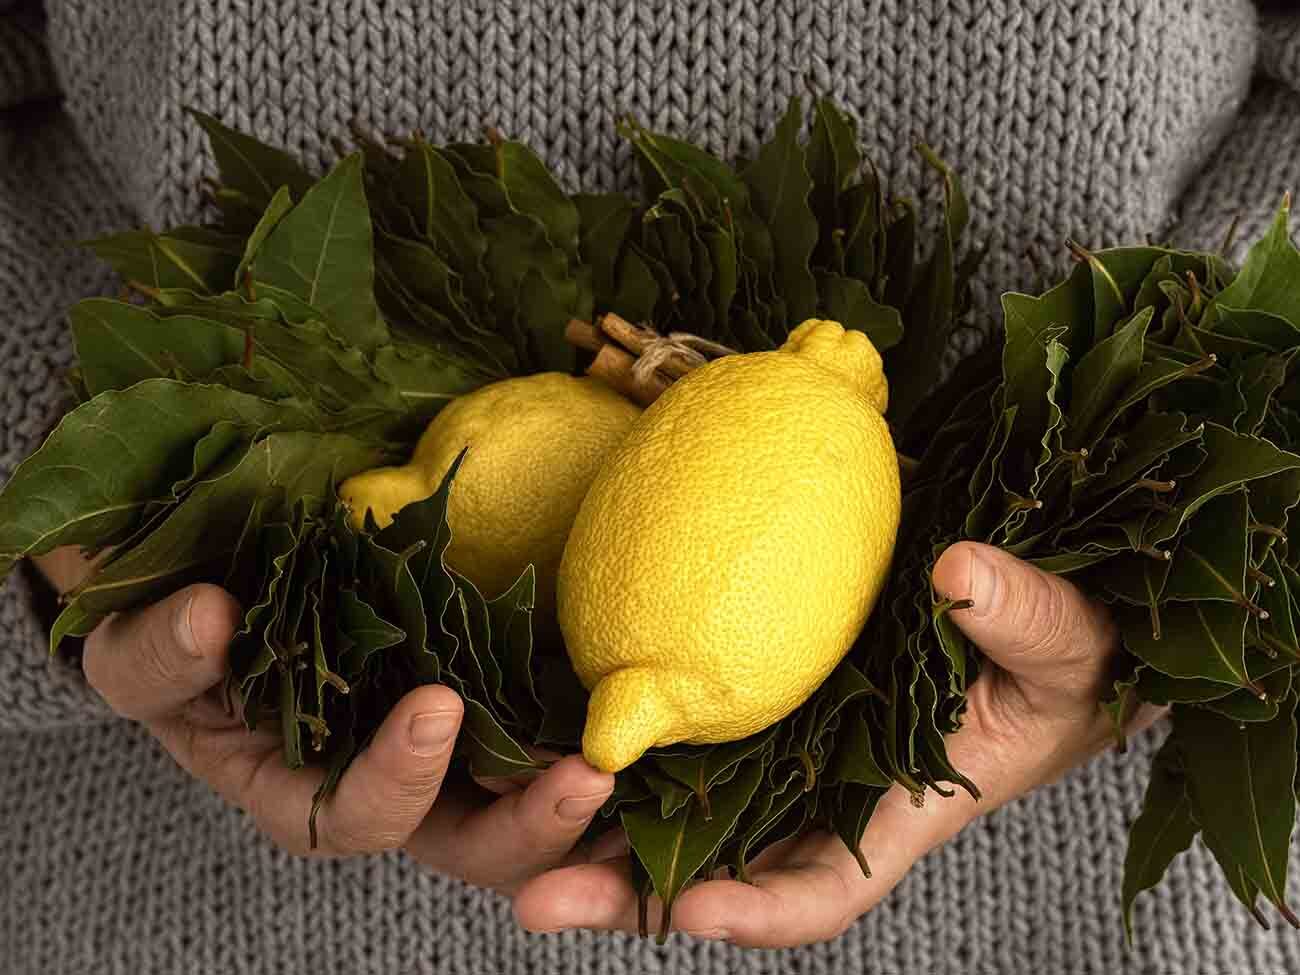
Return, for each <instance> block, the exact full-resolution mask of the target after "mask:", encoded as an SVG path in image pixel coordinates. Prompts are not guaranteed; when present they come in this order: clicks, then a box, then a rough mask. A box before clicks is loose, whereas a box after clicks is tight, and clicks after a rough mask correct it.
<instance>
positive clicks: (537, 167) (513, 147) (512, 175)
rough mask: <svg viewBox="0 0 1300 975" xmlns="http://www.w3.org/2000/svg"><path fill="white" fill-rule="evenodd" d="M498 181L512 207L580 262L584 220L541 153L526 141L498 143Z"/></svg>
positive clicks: (496, 147) (570, 256)
mask: <svg viewBox="0 0 1300 975" xmlns="http://www.w3.org/2000/svg"><path fill="white" fill-rule="evenodd" d="M494 148H495V150H496V165H497V178H498V179H499V180H500V181H501V186H502V188H503V189H504V190H505V194H506V198H507V199H508V200H509V201H510V206H511V207H512V208H513V209H514V210H515V211H516V212H518V213H522V214H526V215H527V216H530V217H532V218H533V219H534V220H536V221H537V222H538V223H540V224H541V225H542V226H543V227H544V228H546V236H547V239H548V240H550V242H551V243H552V244H554V245H555V246H556V247H558V248H560V250H562V251H564V253H565V254H567V255H568V256H569V259H570V260H571V261H577V260H578V238H579V227H580V223H581V220H580V217H579V215H578V208H577V207H576V206H574V204H573V201H572V200H570V199H569V197H568V196H567V195H566V194H565V192H564V191H563V190H562V189H560V187H559V185H558V184H557V183H556V182H555V179H554V177H552V176H551V173H550V170H548V169H547V168H546V164H545V163H543V162H542V161H541V160H540V159H539V158H537V154H536V153H535V152H533V150H532V149H530V148H528V146H526V145H524V144H523V143H522V142H511V141H509V140H502V141H498V142H497V143H496V144H495V146H494Z"/></svg>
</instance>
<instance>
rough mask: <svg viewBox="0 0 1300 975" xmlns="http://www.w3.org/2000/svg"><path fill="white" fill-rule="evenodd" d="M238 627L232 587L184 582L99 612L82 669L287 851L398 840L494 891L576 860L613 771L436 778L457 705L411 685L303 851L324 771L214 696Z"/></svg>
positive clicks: (445, 691) (60, 559)
mask: <svg viewBox="0 0 1300 975" xmlns="http://www.w3.org/2000/svg"><path fill="white" fill-rule="evenodd" d="M37 564H38V567H39V568H40V569H41V570H42V571H43V572H44V573H45V575H46V576H47V578H49V579H50V580H51V582H52V583H53V584H54V585H55V586H56V588H59V589H60V590H63V591H66V589H67V588H68V587H69V586H70V585H72V584H75V583H76V582H77V581H78V578H79V576H80V575H83V574H84V566H83V565H80V564H79V563H78V561H77V559H76V558H74V557H70V556H69V555H68V554H67V553H66V552H58V553H51V556H50V557H46V558H44V559H42V560H38V563H37ZM239 624H240V612H239V607H238V605H237V604H236V602H235V600H234V599H233V597H231V596H230V595H229V594H228V593H226V592H225V591H224V590H222V589H219V588H217V587H215V586H208V585H196V586H190V587H189V588H187V589H183V590H181V591H180V592H177V593H175V594H174V595H172V596H170V597H169V598H167V599H164V600H162V601H161V602H158V603H156V604H154V605H152V606H149V607H148V608H146V609H143V610H140V611H138V612H133V613H129V614H119V615H116V616H113V617H110V618H109V619H107V620H105V621H104V622H103V623H102V624H101V625H100V626H99V627H98V628H97V629H96V630H95V631H94V632H93V633H92V634H91V635H90V636H89V637H88V638H87V640H86V645H85V653H84V656H83V666H84V668H85V673H86V678H87V680H88V681H89V683H90V685H91V686H92V687H93V688H94V689H95V690H96V691H98V692H99V694H100V695H101V696H102V697H103V698H104V699H105V701H106V702H107V703H108V705H109V706H110V707H111V708H112V709H113V710H114V711H115V712H117V713H118V714H119V715H121V716H122V717H125V718H130V719H133V720H135V721H138V722H140V723H142V724H143V725H144V726H145V727H146V728H148V729H149V730H150V731H151V732H152V733H153V735H154V736H155V737H156V738H157V739H158V740H159V741H160V742H161V743H162V745H163V747H164V748H166V750H167V751H168V752H170V753H171V755H172V757H173V758H174V759H175V760H176V761H177V763H178V764H180V766H181V767H182V768H184V769H185V770H186V771H188V772H190V773H191V774H193V775H194V776H196V777H197V778H199V779H201V780H203V781H204V782H206V783H207V784H208V785H209V786H211V787H212V788H213V789H214V790H216V791H217V792H218V793H219V794H220V795H222V796H223V797H225V798H226V799H227V800H229V801H230V802H232V803H233V804H235V805H236V806H238V807H240V808H241V809H243V810H245V811H246V812H247V813H248V814H249V815H250V816H251V817H252V819H253V820H254V821H255V822H256V824H257V826H258V827H259V828H260V829H261V830H262V831H263V832H264V833H265V834H266V835H267V836H269V837H270V838H271V839H272V840H273V841H274V842H275V843H277V844H278V845H279V846H281V847H282V848H284V849H285V850H288V851H290V852H292V853H295V854H302V855H312V856H345V855H349V854H359V853H375V852H380V851H384V850H390V849H397V848H404V849H406V851H407V852H408V853H410V854H411V855H412V856H413V857H414V858H415V859H416V860H418V861H419V862H421V863H423V864H425V865H426V866H429V867H431V868H433V869H435V870H437V871H439V872H443V873H448V874H452V875H455V876H457V877H460V878H462V879H464V880H467V881H469V882H470V883H473V884H476V885H478V886H483V887H491V888H494V889H496V890H499V891H502V892H504V893H511V892H513V891H514V890H515V889H516V888H517V887H518V886H519V885H520V884H521V883H522V882H524V881H525V880H527V879H529V878H530V877H532V876H534V875H536V874H537V873H539V872H541V871H544V870H547V869H549V868H551V867H555V866H557V865H561V864H566V863H574V862H581V861H582V860H583V859H585V856H586V854H585V851H584V850H583V849H581V848H575V844H576V843H577V841H578V839H579V837H580V836H581V835H582V833H583V831H584V830H585V829H586V827H587V824H588V822H589V821H590V820H591V818H592V816H593V815H594V814H595V812H596V811H597V809H599V807H600V806H601V804H602V803H603V802H604V801H605V799H606V797H608V795H609V793H610V791H611V790H612V788H613V777H612V776H610V775H607V774H604V773H601V772H597V771H596V770H595V769H593V768H591V767H590V766H589V765H587V764H586V763H585V762H584V761H583V760H582V758H581V757H580V756H570V757H568V758H563V759H561V760H559V761H556V762H555V763H554V764H552V765H550V766H549V767H548V768H547V769H545V770H544V771H542V772H541V773H540V774H538V775H537V776H536V777H535V778H534V779H533V780H532V781H531V782H527V783H509V782H500V781H496V782H491V783H485V784H486V785H487V786H488V788H486V789H485V788H480V787H478V786H475V785H473V784H468V783H466V784H463V785H458V786H454V787H453V786H452V785H450V784H447V785H444V779H445V777H446V775H447V770H448V765H449V762H450V760H451V756H452V750H453V748H454V746H455V743H456V738H457V735H458V733H459V731H460V726H461V717H462V714H463V706H462V703H461V700H460V698H459V697H458V696H457V695H456V694H455V692H453V691H452V690H451V689H450V688H448V687H444V686H441V685H428V686H425V687H420V688H417V689H416V690H413V691H411V692H410V693H409V694H407V695H406V696H405V697H404V698H403V699H402V700H401V701H400V702H399V703H398V705H397V707H396V708H394V710H393V711H392V713H390V714H389V715H388V717H387V718H386V719H385V721H384V723H383V725H382V726H381V727H380V729H379V731H378V732H377V733H376V735H375V737H374V739H373V740H372V742H371V743H370V745H369V747H367V748H366V749H365V750H364V751H363V752H361V753H360V754H359V755H358V756H357V758H356V759H355V760H354V761H353V763H352V765H351V766H350V767H349V768H348V770H347V771H346V772H345V773H344V775H343V776H342V778H341V779H340V781H339V783H338V787H337V790H336V791H335V793H334V795H333V796H332V797H331V798H330V799H329V800H327V801H326V802H325V803H324V804H323V805H322V807H321V810H320V812H319V815H318V817H317V834H318V835H317V840H318V842H317V846H316V847H315V848H314V849H313V848H312V847H311V845H310V841H309V834H308V825H307V824H308V817H309V813H310V810H311V806H312V797H313V795H314V794H315V792H316V790H317V788H318V787H319V786H320V783H321V779H322V775H323V773H322V771H321V770H320V769H313V768H305V769H297V770H290V769H289V768H287V767H286V766H285V764H284V760H283V758H282V756H281V749H280V740H279V735H278V734H276V733H275V732H272V731H266V730H256V731H251V732H250V731H249V730H248V729H247V728H246V727H245V725H244V723H243V721H242V719H241V718H240V717H239V716H237V715H231V714H230V713H229V712H228V711H227V709H226V705H225V702H224V700H223V695H222V684H223V682H224V678H225V676H226V673H227V667H228V657H227V651H228V647H229V644H230V640H231V638H232V636H233V635H234V633H235V630H236V628H237V627H238V626H239ZM494 793H495V794H494Z"/></svg>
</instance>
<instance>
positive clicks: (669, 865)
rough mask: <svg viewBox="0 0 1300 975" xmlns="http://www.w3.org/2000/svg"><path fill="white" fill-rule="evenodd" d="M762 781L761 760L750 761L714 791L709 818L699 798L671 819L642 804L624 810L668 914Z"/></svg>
mask: <svg viewBox="0 0 1300 975" xmlns="http://www.w3.org/2000/svg"><path fill="white" fill-rule="evenodd" d="M762 778H763V764H762V763H761V762H759V761H756V760H753V759H751V760H749V761H746V762H744V763H743V764H741V766H740V767H739V769H738V770H737V771H736V774H735V776H734V777H733V778H732V779H731V780H730V781H728V782H726V783H724V784H722V785H719V786H717V787H716V788H714V789H712V790H710V792H709V807H710V808H709V812H710V813H711V814H712V815H711V817H710V818H706V816H705V810H704V808H703V807H702V806H701V805H700V803H699V802H698V801H695V800H692V801H691V802H690V803H688V804H687V805H686V806H684V807H683V808H681V809H679V810H678V811H677V813H676V814H675V815H673V816H672V817H671V818H670V819H667V820H665V819H662V818H661V817H660V815H659V810H658V809H657V808H646V805H645V804H644V803H643V804H641V805H638V806H630V807H627V808H625V809H624V810H623V814H622V820H623V829H624V830H626V832H627V836H628V840H629V842H630V843H631V845H632V850H633V853H634V854H635V855H636V857H637V859H638V860H640V861H641V863H642V864H643V865H644V866H645V869H646V870H647V872H648V873H649V874H650V876H651V878H652V879H653V881H654V887H655V893H657V894H658V895H659V898H660V900H662V901H663V903H664V910H666V911H668V910H671V909H672V904H673V901H674V900H676V899H677V894H678V893H679V892H680V891H681V889H682V887H684V886H685V885H686V883H687V882H688V881H689V880H690V879H691V878H692V877H693V876H694V875H695V872H696V871H697V870H698V869H699V868H700V867H701V866H702V865H703V864H704V862H705V861H706V860H708V859H709V858H710V857H711V856H712V855H713V853H714V852H715V851H716V850H717V849H718V847H719V846H721V845H722V843H723V841H724V840H725V839H726V838H727V835H728V834H729V833H730V832H731V830H732V829H733V828H734V827H735V825H736V821H737V820H738V819H739V818H740V814H741V813H742V812H743V811H744V810H745V807H746V806H748V805H749V802H750V800H751V799H752V798H753V795H754V792H755V791H756V790H757V789H758V787H759V783H760V782H761V781H762Z"/></svg>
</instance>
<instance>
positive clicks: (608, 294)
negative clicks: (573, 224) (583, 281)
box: [573, 193, 636, 311]
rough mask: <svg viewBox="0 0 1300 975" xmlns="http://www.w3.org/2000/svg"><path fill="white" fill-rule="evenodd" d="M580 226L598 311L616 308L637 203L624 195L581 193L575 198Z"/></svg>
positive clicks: (583, 257) (583, 248) (581, 243)
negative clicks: (621, 264)
mask: <svg viewBox="0 0 1300 975" xmlns="http://www.w3.org/2000/svg"><path fill="white" fill-rule="evenodd" d="M573 203H574V205H575V206H576V207H577V208H578V215H579V220H580V226H581V235H580V252H581V255H582V259H583V261H585V262H586V263H588V264H590V265H591V269H592V287H593V289H594V290H595V293H596V308H597V310H599V311H608V310H612V309H614V305H613V301H614V299H615V296H616V295H617V289H618V281H617V270H618V265H619V257H620V255H621V254H622V252H623V241H624V239H625V238H626V237H627V233H628V228H629V227H631V226H632V220H633V218H634V216H635V213H636V204H634V203H633V202H632V201H631V200H630V199H628V197H627V196H626V195H624V194H622V193H600V194H595V193H579V194H578V195H577V196H575V197H574V198H573Z"/></svg>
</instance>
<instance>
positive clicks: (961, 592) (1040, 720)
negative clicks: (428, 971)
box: [515, 542, 1160, 947]
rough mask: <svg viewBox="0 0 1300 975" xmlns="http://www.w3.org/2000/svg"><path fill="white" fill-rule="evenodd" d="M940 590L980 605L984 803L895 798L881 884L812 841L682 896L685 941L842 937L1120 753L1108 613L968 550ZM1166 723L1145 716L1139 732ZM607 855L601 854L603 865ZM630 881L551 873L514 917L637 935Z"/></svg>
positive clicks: (831, 839)
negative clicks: (1001, 810)
mask: <svg viewBox="0 0 1300 975" xmlns="http://www.w3.org/2000/svg"><path fill="white" fill-rule="evenodd" d="M934 581H935V587H936V589H937V590H938V591H939V592H941V593H943V594H944V595H946V596H950V597H953V598H959V599H960V598H969V599H970V600H971V601H972V603H973V605H972V606H971V608H970V609H966V610H960V611H957V612H955V613H954V614H953V619H954V621H955V622H956V623H957V624H958V625H959V626H960V627H961V629H962V630H963V632H965V634H966V635H967V636H968V637H969V638H970V639H971V640H972V641H974V642H975V643H976V644H977V645H978V646H979V647H980V649H981V650H983V651H984V653H985V654H986V655H987V657H988V658H989V661H990V664H989V665H987V666H986V667H985V669H984V670H983V672H982V673H981V674H980V677H979V679H978V680H976V681H975V683H974V684H973V685H972V686H971V687H970V690H969V696H968V708H967V711H966V715H965V718H964V724H963V726H962V728H961V730H960V731H959V732H957V733H956V734H954V735H952V736H950V737H949V738H948V739H947V745H948V755H949V757H950V759H951V761H952V763H953V765H954V767H956V768H957V769H959V770H960V771H962V772H963V773H964V774H966V775H967V776H968V777H969V778H970V779H971V780H973V781H974V782H975V783H976V785H978V786H979V788H980V790H981V791H982V793H983V798H982V799H981V800H980V801H979V802H976V801H975V800H973V799H971V798H970V797H969V796H968V795H966V794H965V793H964V792H962V791H960V790H958V791H957V793H956V794H955V795H954V796H953V797H952V798H949V799H944V798H942V797H940V796H938V795H937V794H934V793H930V794H927V796H926V800H925V804H924V805H923V806H922V807H920V808H917V807H916V806H914V805H913V804H912V801H911V796H910V794H909V793H908V792H907V791H906V790H905V789H903V788H902V787H901V786H897V785H896V786H894V787H893V788H892V789H890V790H889V791H888V792H887V793H886V794H885V795H884V797H882V799H881V800H880V804H879V805H878V806H877V807H876V811H875V814H874V815H873V816H872V818H871V821H870V823H869V825H868V826H867V830H866V833H865V835H864V836H863V838H862V844H861V848H862V852H863V854H864V855H865V856H866V858H867V861H868V862H869V864H870V866H871V870H872V875H871V877H866V876H864V875H863V873H862V871H861V870H860V869H859V867H858V864H857V861H856V860H855V859H854V857H853V855H852V854H851V853H850V852H849V851H848V850H847V849H846V848H845V846H844V844H843V842H841V840H840V839H839V838H838V837H837V836H832V835H830V834H827V833H814V834H809V835H807V836H803V837H799V838H795V839H793V840H789V841H786V842H784V843H780V844H777V845H775V846H773V847H771V848H769V849H768V850H766V851H764V853H763V854H762V855H761V856H759V857H758V858H757V859H756V860H755V861H754V863H753V864H752V865H751V868H750V873H751V877H752V880H753V883H752V884H746V883H742V882H740V881H735V880H710V881H706V882H702V883H698V884H696V885H695V886H693V887H691V888H689V889H688V890H686V891H685V892H683V893H682V895H681V896H680V898H679V899H678V900H677V902H676V904H674V906H673V916H672V921H673V927H674V929H676V930H680V931H684V932H686V933H689V934H693V935H696V936H698V937H703V938H714V939H724V940H728V941H731V942H734V943H735V944H738V945H742V946H746V947H785V946H793V945H799V944H806V943H809V942H814V941H822V940H826V939H828V938H833V937H835V936H836V935H838V934H840V933H841V932H843V931H844V930H846V929H847V928H848V927H849V926H850V925H852V924H853V923H854V922H855V921H856V920H857V919H858V917H860V916H861V915H862V914H863V913H865V912H866V911H868V910H870V909H871V908H872V907H873V906H875V904H876V903H877V902H879V901H880V900H881V898H883V897H884V896H885V895H886V894H887V893H889V891H890V890H892V889H893V887H894V886H895V885H896V884H897V883H898V882H899V881H900V880H901V879H902V878H903V876H904V875H905V874H906V873H907V871H908V870H909V869H910V868H911V866H912V865H913V864H914V863H915V862H916V861H917V860H919V859H920V858H921V857H922V856H924V855H925V854H926V853H927V852H929V851H930V850H932V849H934V848H935V847H936V846H939V845H940V844H942V843H944V842H945V841H947V840H949V839H951V838H952V837H953V836H955V835H956V834H957V833H958V832H960V831H961V830H962V828H963V827H965V826H966V824H968V823H969V822H971V821H972V820H973V819H974V818H976V817H977V816H979V815H982V814H984V813H987V812H990V811H991V810H993V809H996V808H998V807H999V806H1001V805H1003V804H1005V803H1007V802H1010V801H1011V800H1012V799H1015V798H1017V797H1018V796H1021V795H1023V794H1025V793H1026V792H1029V791H1030V790H1031V789H1034V788H1037V787H1038V786H1041V785H1045V784H1047V783H1049V782H1052V781H1054V780H1055V779H1057V778H1059V777H1060V776H1062V775H1064V774H1065V773H1066V772H1067V771H1069V770H1070V769H1071V768H1073V767H1075V766H1076V765H1079V764H1081V763H1083V762H1085V761H1087V760H1088V759H1090V758H1092V757H1093V756H1095V755H1097V754H1098V753H1099V752H1101V751H1102V750H1104V749H1105V748H1106V746H1107V745H1108V744H1109V743H1110V742H1111V741H1113V739H1114V731H1113V728H1112V726H1111V722H1110V720H1109V718H1107V717H1106V716H1105V714H1104V712H1103V711H1102V709H1101V708H1100V707H1099V700H1100V697H1101V694H1102V693H1103V692H1104V690H1105V689H1106V687H1107V683H1108V681H1109V680H1110V669H1111V663H1112V659H1113V657H1114V654H1115V651H1116V649H1117V645H1118V643H1117V634H1116V629H1115V625H1114V623H1113V622H1112V621H1111V619H1110V616H1109V615H1108V613H1107V612H1106V610H1105V608H1104V607H1103V606H1101V605H1100V604H1098V603H1095V602H1093V601H1091V600H1089V599H1087V598H1086V597H1085V596H1084V595H1083V594H1082V593H1081V592H1079V590H1078V589H1076V588H1075V587H1074V586H1073V585H1072V584H1071V583H1070V582H1068V581H1066V580H1065V579H1062V578H1060V577H1059V576H1054V575H1049V574H1047V573H1045V572H1042V571H1040V570H1038V569H1035V568H1033V567H1032V566H1029V565H1027V564H1025V563H1024V562H1021V561H1019V560H1018V559H1016V558H1014V557H1012V556H1011V555H1008V554H1006V553H1005V552H1003V551H1001V550H1000V549H997V548H993V547H991V546H987V545H979V544H975V543H970V542H963V543H960V544H957V545H954V546H952V547H951V548H949V549H948V550H947V551H946V552H944V554H943V556H942V557H941V558H940V559H939V562H938V564H937V565H936V566H935V571H934ZM1159 714H1160V712H1159V711H1158V710H1157V709H1154V708H1150V707H1143V708H1142V709H1141V710H1140V711H1139V713H1138V714H1137V715H1136V716H1135V717H1134V719H1133V721H1132V722H1131V724H1130V727H1129V731H1130V732H1133V731H1137V730H1140V729H1141V728H1144V727H1146V726H1148V725H1150V724H1151V723H1152V722H1154V721H1155V720H1156V718H1157V717H1159ZM602 845H604V844H601V843H598V844H597V846H598V847H600V846H602ZM601 856H602V852H601V851H600V850H597V851H595V857H594V859H596V860H598V861H599V860H600V859H601ZM628 877H629V875H628V865H627V862H626V860H625V859H609V860H605V861H604V862H593V863H587V864H582V865H578V866H572V867H567V868H562V869H558V870H552V871H550V872H549V873H544V874H542V875H541V876H539V877H536V878H535V879H533V880H531V881H529V882H528V883H526V884H524V885H523V886H522V887H521V888H520V890H519V891H518V894H517V897H516V900H515V913H516V915H517V916H518V918H519V921H520V923H521V924H522V925H523V926H524V927H526V928H529V929H531V930H533V931H558V930H562V929H566V928H595V929H623V930H629V931H635V930H636V928H637V897H636V893H635V891H634V890H633V888H632V886H631V884H630V883H629V879H628ZM654 909H655V908H654V906H652V913H653V911H654ZM654 923H656V922H655V921H654V919H653V917H652V925H653V924H654Z"/></svg>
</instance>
